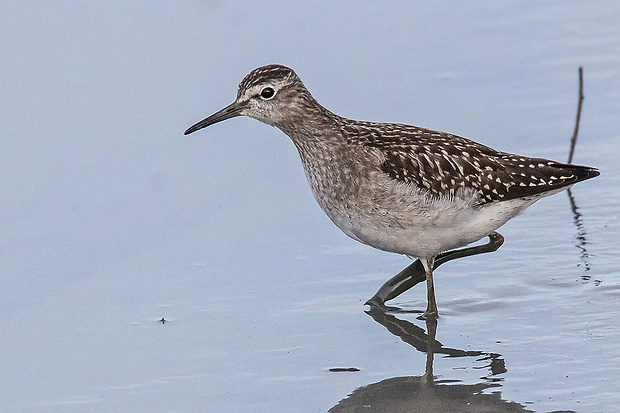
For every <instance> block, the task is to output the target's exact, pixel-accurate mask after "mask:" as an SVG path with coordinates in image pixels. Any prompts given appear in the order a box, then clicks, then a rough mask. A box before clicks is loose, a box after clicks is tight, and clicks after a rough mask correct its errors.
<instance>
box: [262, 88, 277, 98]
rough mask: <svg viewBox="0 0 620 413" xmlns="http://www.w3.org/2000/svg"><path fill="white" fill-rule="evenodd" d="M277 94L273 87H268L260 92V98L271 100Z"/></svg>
mask: <svg viewBox="0 0 620 413" xmlns="http://www.w3.org/2000/svg"><path fill="white" fill-rule="evenodd" d="M275 94H276V91H275V90H273V88H272V87H266V88H264V89H263V90H261V92H260V97H262V98H263V99H265V100H268V99H271V98H272V97H273V96H274V95H275Z"/></svg>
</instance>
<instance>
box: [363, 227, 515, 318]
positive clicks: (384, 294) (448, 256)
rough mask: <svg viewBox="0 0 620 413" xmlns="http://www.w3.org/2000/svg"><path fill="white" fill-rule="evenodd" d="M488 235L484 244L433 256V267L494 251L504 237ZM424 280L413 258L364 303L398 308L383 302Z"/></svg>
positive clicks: (422, 266) (384, 308)
mask: <svg viewBox="0 0 620 413" xmlns="http://www.w3.org/2000/svg"><path fill="white" fill-rule="evenodd" d="M488 237H489V242H488V243H486V244H484V245H477V246H474V247H468V248H462V249H458V250H452V251H447V252H444V253H441V254H439V255H438V256H437V257H436V258H435V262H434V265H433V269H435V268H437V267H439V266H440V265H441V264H443V263H445V262H448V261H450V260H453V259H456V258H463V257H469V256H471V255H477V254H483V253H486V252H493V251H496V250H497V249H498V248H499V247H500V246H501V245H502V244H503V243H504V237H502V236H501V234H500V233H498V232H492V233H490V234H489V235H488ZM425 280H426V270H425V269H424V265H423V264H422V261H420V260H415V261H414V262H412V263H411V264H410V265H409V266H408V267H407V268H405V269H404V270H402V271H401V272H399V273H398V274H396V275H395V276H394V277H392V278H390V279H389V280H388V281H386V283H385V284H383V285H382V286H381V288H379V291H377V293H376V294H375V295H374V296H373V297H372V298H371V299H370V300H368V301H367V302H366V304H368V305H372V306H375V307H378V308H381V309H383V310H398V308H396V307H389V306H386V305H385V302H386V301H389V300H391V299H393V298H396V297H398V296H399V295H401V294H402V293H404V292H405V291H407V290H408V289H410V288H411V287H413V286H414V285H416V284H418V283H420V282H422V281H425Z"/></svg>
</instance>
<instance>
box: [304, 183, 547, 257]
mask: <svg viewBox="0 0 620 413" xmlns="http://www.w3.org/2000/svg"><path fill="white" fill-rule="evenodd" d="M383 189H386V188H385V187H384V188H383ZM402 190H403V188H397V190H396V191H395V190H394V188H392V189H391V190H389V191H388V193H389V194H390V195H389V196H388V195H386V193H379V194H377V193H375V195H374V196H370V197H367V198H364V197H358V198H357V199H356V200H348V202H340V203H338V204H337V205H336V204H333V203H331V202H329V200H327V199H325V198H322V199H320V197H319V196H317V200H318V201H319V204H320V205H321V207H322V208H323V210H324V211H325V212H326V214H327V215H328V216H329V218H330V219H331V220H332V221H333V222H334V224H336V226H338V228H340V229H341V230H342V231H343V232H344V233H345V234H347V235H348V236H350V237H351V238H353V239H355V240H357V241H359V242H361V243H363V244H366V245H370V246H372V247H375V248H378V249H380V250H384V251H389V252H396V253H399V254H406V255H409V256H413V257H417V258H430V257H434V256H436V255H437V254H439V253H441V252H444V251H448V250H451V249H455V248H460V247H463V246H465V245H467V244H470V243H472V242H475V241H478V240H480V239H481V238H484V237H485V236H487V235H489V234H490V233H491V232H493V231H495V230H496V229H498V228H499V227H501V226H502V225H504V224H505V223H506V222H507V221H508V220H510V219H511V218H514V217H515V216H516V215H518V214H519V213H521V212H522V211H523V210H524V209H525V208H527V207H528V206H529V205H531V204H532V203H533V202H535V201H536V200H537V199H539V197H536V198H521V199H514V200H508V201H502V202H495V203H490V204H485V205H483V206H477V205H476V201H477V198H476V197H474V196H473V195H472V194H469V193H461V194H460V197H445V198H429V197H428V196H427V195H426V194H424V193H423V192H421V191H419V190H416V189H415V188H406V193H402ZM315 195H318V194H315Z"/></svg>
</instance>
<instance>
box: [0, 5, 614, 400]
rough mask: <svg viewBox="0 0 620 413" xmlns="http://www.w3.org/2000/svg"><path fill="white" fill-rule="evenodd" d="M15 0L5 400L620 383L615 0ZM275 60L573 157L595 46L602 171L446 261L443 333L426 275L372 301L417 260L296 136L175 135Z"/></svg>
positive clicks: (4, 202)
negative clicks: (321, 185) (376, 238)
mask: <svg viewBox="0 0 620 413" xmlns="http://www.w3.org/2000/svg"><path fill="white" fill-rule="evenodd" d="M3 7H4V8H5V9H6V10H4V12H3V13H0V22H1V23H2V24H0V34H2V37H3V38H4V39H10V41H8V42H4V44H3V45H2V46H0V47H1V48H2V50H3V52H4V53H3V54H4V55H5V56H7V57H8V58H7V59H6V61H7V63H6V64H3V65H2V67H0V74H2V78H3V80H4V84H5V86H4V87H3V88H4V89H5V90H4V92H3V96H2V97H0V105H1V109H2V110H0V113H3V114H4V118H3V122H0V131H1V135H0V136H2V141H1V142H2V147H3V148H2V150H1V151H0V176H2V177H3V178H2V181H3V184H2V185H0V214H1V215H0V216H1V217H2V221H3V236H2V237H0V268H2V270H0V271H1V281H2V282H1V283H0V312H1V314H2V317H1V318H0V330H1V331H2V334H1V335H0V352H1V353H2V354H3V355H4V357H3V362H2V366H3V369H2V374H1V375H0V406H2V409H0V410H2V411H7V412H82V411H88V412H110V411H131V412H152V411H162V412H176V411H179V412H180V411H182V412H205V411H207V412H306V411H308V412H310V411H314V412H316V411H319V412H320V411H323V412H324V411H328V410H331V411H333V412H352V411H364V412H367V411H382V412H387V411H395V412H401V411H418V410H423V411H427V412H428V411H472V412H485V411H492V412H497V411H507V412H512V411H540V412H547V411H578V412H606V411H614V410H615V409H616V406H617V405H618V404H619V403H620V385H619V384H618V383H619V382H620V369H619V368H618V365H620V325H619V324H620V322H619V321H618V320H620V305H619V303H620V253H619V252H618V251H619V250H620V248H619V247H620V241H619V238H618V234H620V189H619V188H620V187H619V186H618V176H620V165H619V164H618V162H617V161H616V157H617V153H618V151H619V149H620V144H619V142H620V140H619V138H620V136H619V130H620V129H619V128H618V126H619V122H618V113H620V103H619V98H618V97H619V96H620V28H619V27H618V24H617V22H618V21H620V6H618V5H617V4H616V2H613V1H606V2H605V1H600V2H598V1H596V2H587V3H586V2H545V3H544V4H527V5H524V4H521V3H519V4H517V3H511V2H495V3H493V5H486V6H483V5H481V4H477V5H476V4H474V5H471V4H467V5H465V4H462V3H459V2H452V3H445V4H444V5H442V6H434V7H433V6H427V5H423V4H414V5H411V6H409V5H389V6H386V5H382V6H378V5H377V6H370V5H364V6H359V5H356V6H355V7H353V6H351V7H348V8H346V9H340V8H339V7H338V6H330V5H328V4H327V3H325V4H322V5H318V6H314V7H313V8H303V6H301V5H297V6H295V5H289V4H288V3H285V2H281V3H276V2H273V3H263V4H261V6H260V7H259V6H257V5H252V4H241V3H240V4H236V5H226V4H210V5H204V4H198V3H196V4H193V3H184V4H177V3H175V4H174V5H172V4H170V5H166V4H156V5H153V3H135V2H133V3H131V4H129V3H126V2H118V4H114V3H106V4H99V5H93V4H89V5H82V6H80V7H79V8H77V6H70V5H62V4H55V5H54V6H53V7H52V6H51V5H48V6H42V5H37V6H36V7H34V5H29V4H27V3H23V2H14V3H7V5H6V6H3ZM275 62H278V63H284V64H287V65H290V66H292V67H294V68H295V69H296V70H297V72H298V74H299V75H300V76H301V78H302V79H303V80H304V81H305V83H306V85H307V86H308V87H309V89H310V90H311V91H312V93H313V94H314V96H315V97H316V98H317V99H318V100H319V101H320V102H322V103H323V104H324V105H326V106H327V107H329V108H330V109H332V110H334V111H336V112H338V113H340V114H342V115H345V116H350V117H354V118H360V119H369V120H381V121H399V122H407V123H413V124H418V125H421V126H426V127H430V128H435V129H440V130H447V131H451V132H454V133H457V134H462V135H464V136H468V137H471V138H473V139H476V140H479V141H481V142H484V143H485V144H488V145H490V146H493V147H496V148H498V149H502V150H506V151H510V152H516V153H523V154H524V155H531V156H543V157H548V158H554V159H558V160H565V158H566V156H567V153H568V142H569V140H570V135H571V133H572V128H573V123H574V115H575V110H576V103H577V102H576V100H577V68H578V66H580V65H583V66H584V77H585V96H586V99H585V101H584V110H583V113H582V123H581V129H580V135H579V142H578V144H577V150H576V155H575V163H580V164H586V165H592V166H596V167H598V168H600V170H601V176H600V177H598V178H596V179H594V180H591V181H588V182H584V183H580V184H579V185H577V186H575V187H574V188H573V190H572V197H573V202H574V204H575V206H576V211H577V212H578V216H577V215H576V214H575V210H573V209H572V208H571V202H570V200H569V197H568V196H567V193H560V194H558V195H555V196H553V197H550V198H547V199H544V200H542V201H540V202H538V203H536V204H535V205H534V206H532V207H531V208H530V209H529V210H528V211H527V212H526V213H525V214H524V215H522V216H520V217H518V218H516V219H514V220H512V221H511V222H509V223H508V224H507V225H505V226H504V227H503V228H502V229H500V232H501V233H502V234H503V235H504V237H505V239H506V241H505V244H504V245H503V246H502V247H501V248H500V249H499V250H498V251H497V252H495V253H492V254H485V255H481V256H477V257H469V258H464V259H460V260H457V261H453V262H450V263H447V264H445V265H442V266H441V267H440V268H439V269H438V270H437V272H436V292H437V298H438V301H439V303H438V304H439V310H440V313H441V317H440V319H439V322H438V325H437V330H436V334H435V338H434V340H433V337H432V335H433V334H431V338H430V339H429V337H428V326H427V325H426V324H425V322H423V321H421V320H418V319H417V318H416V317H417V315H418V314H419V313H418V311H420V310H422V309H423V308H424V307H425V288H424V286H423V285H418V286H416V287H415V288H414V289H412V290H411V291H409V292H407V293H405V294H404V295H402V296H400V297H398V298H397V299H396V300H394V302H393V303H391V304H393V305H396V306H398V307H400V308H402V309H403V310H405V311H404V312H400V313H381V312H379V313H377V312H373V311H369V309H368V307H365V306H364V302H365V301H366V300H367V299H368V298H370V297H371V296H372V295H373V294H374V293H375V291H376V290H377V289H378V288H379V287H380V286H381V284H382V283H383V282H384V281H386V280H387V279H388V278H390V277H391V276H392V275H394V274H396V273H397V272H398V271H400V270H401V269H403V268H404V267H405V266H407V265H408V264H409V263H410V261H409V260H408V259H407V258H406V257H401V256H397V255H394V254H388V253H384V252H380V251H375V250H373V249H371V248H368V247H366V246H363V245H360V244H357V243H356V242H355V241H352V240H350V239H348V238H347V237H346V236H345V235H343V234H341V233H340V232H339V231H338V229H336V228H335V227H333V225H332V224H331V222H329V220H328V219H327V218H326V217H325V216H324V215H323V213H322V212H321V211H320V209H319V207H318V206H317V205H316V203H315V201H314V200H313V199H312V196H311V194H310V191H309V189H308V187H307V184H306V182H305V179H304V176H303V173H302V170H301V166H300V165H299V160H298V159H297V154H296V153H295V150H294V148H293V146H292V145H291V144H290V142H289V141H288V138H286V137H285V136H284V135H282V134H281V133H280V132H279V131H277V130H275V129H272V128H268V127H265V126H263V125H260V124H258V123H257V122H255V121H252V120H247V119H245V120H242V119H236V120H232V121H228V122H225V123H222V124H221V125H217V126H214V127H213V128H212V129H211V128H210V129H208V130H205V131H201V132H200V133H199V134H196V135H192V136H190V137H183V136H182V132H183V131H184V130H185V128H187V127H188V126H190V125H191V124H193V123H194V122H196V121H198V120H200V119H202V118H203V117H205V116H207V115H209V114H210V113H212V112H213V111H215V110H217V109H219V108H220V107H223V106H224V105H226V104H228V103H230V101H232V99H233V98H234V95H235V91H236V85H237V83H238V82H239V81H240V80H241V78H242V77H243V76H244V75H245V74H246V73H247V72H248V71H249V70H251V69H252V68H254V67H256V66H259V65H262V64H266V63H275ZM161 320H164V321H165V322H162V321H161ZM431 332H432V329H431ZM435 340H436V341H435ZM429 343H434V345H433V346H431V347H429V345H428V344H429ZM429 348H433V352H434V354H431V355H429V351H428V349H429ZM433 352H431V353H433ZM431 356H432V357H431ZM431 366H432V371H431ZM334 369H335V370H344V371H332V370H334ZM416 409H418V410H416Z"/></svg>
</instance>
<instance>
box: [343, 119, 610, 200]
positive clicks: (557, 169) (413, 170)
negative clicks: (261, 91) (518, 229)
mask: <svg viewBox="0 0 620 413" xmlns="http://www.w3.org/2000/svg"><path fill="white" fill-rule="evenodd" d="M371 127H372V129H371ZM377 128H378V129H377ZM354 129H355V130H356V132H357V133H356V134H355V136H356V138H354V139H358V140H359V142H360V143H363V144H366V145H370V146H373V147H376V148H379V149H381V150H382V151H383V153H384V155H385V162H384V163H383V164H382V165H381V168H382V170H383V171H384V172H385V173H387V174H388V175H389V176H390V177H392V178H393V179H396V180H399V181H401V182H405V183H408V184H413V185H417V186H419V187H421V188H425V189H427V190H428V191H429V192H430V193H431V194H433V195H436V196H442V195H452V196H453V195H454V194H455V193H456V191H457V190H458V189H459V188H461V187H462V188H472V189H474V190H476V191H477V192H478V193H479V194H480V204H484V203H489V202H498V201H505V200H509V199H515V198H524V197H529V196H535V195H538V194H544V193H545V192H550V191H554V190H557V189H560V188H563V187H566V186H569V185H572V184H574V183H576V182H579V181H583V180H585V179H589V178H593V177H595V176H598V175H599V172H598V171H597V170H596V169H594V168H589V167H584V166H578V165H568V164H563V163H559V162H555V161H550V160H547V159H540V158H528V157H524V156H519V155H513V154H509V153H506V152H500V151H497V150H495V149H492V148H490V147H488V146H485V145H482V144H479V143H476V142H474V141H471V140H469V139H466V138H463V137H460V136H456V135H452V134H449V133H444V132H436V131H432V130H428V129H423V128H417V127H414V126H409V125H400V124H380V123H364V122H360V124H358V125H356V126H355V127H354ZM377 130H381V133H380V134H378V133H376V131H377ZM348 132H349V133H350V132H351V131H348Z"/></svg>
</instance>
